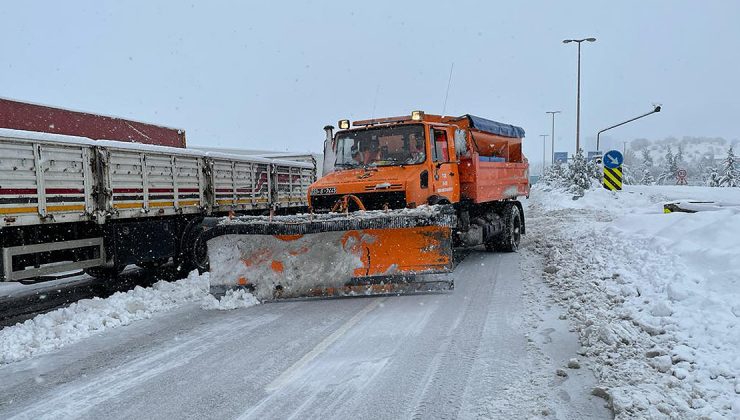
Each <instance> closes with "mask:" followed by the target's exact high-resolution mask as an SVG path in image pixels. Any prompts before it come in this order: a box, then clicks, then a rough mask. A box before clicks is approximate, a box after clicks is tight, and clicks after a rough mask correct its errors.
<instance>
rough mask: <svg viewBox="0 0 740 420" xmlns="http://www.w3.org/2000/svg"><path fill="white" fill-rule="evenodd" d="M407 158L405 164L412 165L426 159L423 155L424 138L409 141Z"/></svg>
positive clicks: (424, 154)
mask: <svg viewBox="0 0 740 420" xmlns="http://www.w3.org/2000/svg"><path fill="white" fill-rule="evenodd" d="M409 149H410V150H409V152H410V153H409V157H408V158H407V159H406V163H407V164H410V165H413V164H415V163H422V162H424V159H425V158H426V153H424V138H423V137H416V138H412V139H411V141H409Z"/></svg>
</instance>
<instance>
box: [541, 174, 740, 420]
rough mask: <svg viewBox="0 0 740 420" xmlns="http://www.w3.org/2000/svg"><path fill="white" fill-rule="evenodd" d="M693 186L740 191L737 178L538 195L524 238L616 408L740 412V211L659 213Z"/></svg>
mask: <svg viewBox="0 0 740 420" xmlns="http://www.w3.org/2000/svg"><path fill="white" fill-rule="evenodd" d="M735 190H736V191H735ZM686 196H691V197H692V198H695V199H699V200H714V201H723V200H724V201H732V202H739V201H740V189H727V188H701V187H694V188H685V187H684V188H679V189H676V188H670V187H640V188H628V189H627V190H626V191H623V192H620V193H612V192H607V191H606V190H593V191H589V192H588V193H587V194H586V196H585V197H582V198H580V199H579V200H572V197H571V196H569V195H567V194H564V193H562V192H559V191H552V190H550V191H545V190H543V189H540V188H535V189H534V190H533V192H532V195H531V197H532V198H531V200H530V206H529V207H530V210H529V215H528V216H529V219H528V230H529V232H530V235H529V236H530V238H534V239H531V242H529V243H528V246H531V247H533V248H534V249H535V250H537V251H538V252H541V253H543V254H544V255H545V256H546V260H547V262H546V267H545V273H546V274H545V278H546V279H547V280H548V281H549V282H550V285H551V286H552V287H553V289H555V298H556V299H557V300H559V301H560V302H561V303H562V304H563V305H564V306H565V307H566V308H568V315H569V317H570V319H571V320H572V322H573V323H574V326H575V327H576V329H577V330H578V331H579V333H580V337H581V342H582V344H583V349H582V351H581V353H582V354H583V355H585V356H588V357H589V358H590V361H591V367H592V368H593V369H594V371H595V372H596V373H597V375H598V377H599V379H600V381H601V382H602V384H603V385H604V386H605V387H606V388H607V390H608V395H609V398H610V400H611V404H612V406H613V408H614V411H615V414H616V415H617V417H618V418H627V417H651V418H667V417H679V418H699V417H707V418H738V417H740V352H738V348H740V331H738V327H739V326H740V325H739V323H738V321H739V318H740V258H738V257H737V255H738V253H739V251H740V215H739V214H737V212H736V211H733V210H720V211H713V212H704V213H694V214H688V213H671V214H663V213H662V202H663V201H666V200H668V199H675V198H676V197H686Z"/></svg>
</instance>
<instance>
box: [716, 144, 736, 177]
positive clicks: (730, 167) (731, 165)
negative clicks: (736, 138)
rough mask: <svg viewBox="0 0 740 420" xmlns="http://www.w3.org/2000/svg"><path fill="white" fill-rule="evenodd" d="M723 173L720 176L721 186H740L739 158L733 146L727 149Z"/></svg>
mask: <svg viewBox="0 0 740 420" xmlns="http://www.w3.org/2000/svg"><path fill="white" fill-rule="evenodd" d="M722 165H723V167H722V175H720V177H719V186H720V187H738V186H740V173H738V169H737V158H736V157H735V153H734V152H733V151H732V146H730V148H729V149H728V150H727V157H726V158H725V160H723V161H722Z"/></svg>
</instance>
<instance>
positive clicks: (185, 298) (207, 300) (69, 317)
mask: <svg viewBox="0 0 740 420" xmlns="http://www.w3.org/2000/svg"><path fill="white" fill-rule="evenodd" d="M191 302H194V303H198V302H200V303H201V307H203V308H204V309H222V310H224V309H236V308H244V307H247V306H252V305H254V304H257V303H259V302H258V301H257V299H255V298H254V297H253V296H252V295H250V294H249V293H247V292H245V291H238V292H236V293H229V294H227V295H226V296H224V297H223V298H222V299H221V300H220V301H219V300H217V299H215V298H214V297H213V296H211V295H210V294H209V275H208V273H204V274H203V275H198V272H197V271H193V272H192V273H190V275H189V276H188V277H187V278H185V279H183V280H179V281H176V282H174V283H170V282H165V281H160V282H157V283H156V284H154V285H153V286H152V287H148V288H143V287H136V288H135V289H133V290H130V291H128V292H125V293H123V292H117V293H115V294H113V295H112V296H110V297H108V298H105V299H101V298H93V299H83V300H80V301H78V302H75V303H73V304H71V305H70V306H68V307H66V308H62V309H57V310H55V311H52V312H48V313H45V314H41V315H38V316H36V317H34V318H33V319H29V320H27V321H25V322H23V323H21V324H17V325H15V326H12V327H6V328H4V329H2V330H0V364H4V363H12V362H17V361H20V360H24V359H27V358H29V357H32V356H35V355H37V354H42V353H47V352H50V351H52V350H55V349H59V348H61V347H64V346H66V345H67V344H71V343H74V342H77V341H80V340H82V339H84V338H87V337H90V336H92V335H94V334H97V333H100V332H102V331H105V330H108V329H110V328H116V327H120V326H123V325H128V324H130V323H132V322H134V321H137V320H141V319H146V318H151V317H152V315H154V314H155V313H158V312H165V311H170V310H172V309H175V308H178V307H180V306H182V305H184V304H186V303H191Z"/></svg>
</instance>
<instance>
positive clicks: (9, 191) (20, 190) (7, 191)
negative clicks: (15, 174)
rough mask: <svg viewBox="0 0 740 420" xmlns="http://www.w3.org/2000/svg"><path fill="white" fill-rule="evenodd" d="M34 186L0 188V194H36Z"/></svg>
mask: <svg viewBox="0 0 740 420" xmlns="http://www.w3.org/2000/svg"><path fill="white" fill-rule="evenodd" d="M36 193H38V190H36V188H0V195H15V194H36Z"/></svg>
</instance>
